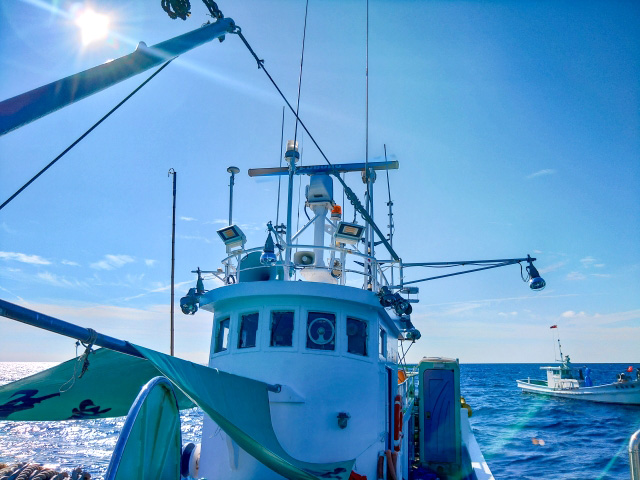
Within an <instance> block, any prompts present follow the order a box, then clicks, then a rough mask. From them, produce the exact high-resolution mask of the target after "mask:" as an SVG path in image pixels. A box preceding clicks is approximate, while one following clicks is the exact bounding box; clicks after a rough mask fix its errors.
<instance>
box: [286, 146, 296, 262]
mask: <svg viewBox="0 0 640 480" xmlns="http://www.w3.org/2000/svg"><path fill="white" fill-rule="evenodd" d="M295 168H296V162H295V159H293V158H291V160H290V161H289V186H288V190H287V250H286V256H285V264H286V267H287V273H289V270H290V267H291V229H292V227H293V224H292V223H291V213H292V212H291V210H292V203H293V174H294V173H295Z"/></svg>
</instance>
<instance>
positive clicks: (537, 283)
mask: <svg viewBox="0 0 640 480" xmlns="http://www.w3.org/2000/svg"><path fill="white" fill-rule="evenodd" d="M528 262H529V265H527V273H528V274H529V288H530V289H531V290H542V289H544V287H545V286H546V285H547V282H545V281H544V280H543V279H542V277H541V276H540V273H538V269H537V268H536V267H534V266H533V262H532V260H528Z"/></svg>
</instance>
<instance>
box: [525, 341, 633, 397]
mask: <svg viewBox="0 0 640 480" xmlns="http://www.w3.org/2000/svg"><path fill="white" fill-rule="evenodd" d="M558 345H560V341H559V340H558ZM560 358H561V359H562V360H561V363H560V364H559V365H554V366H545V367H540V370H544V371H545V372H547V379H546V380H535V379H534V380H532V379H531V378H527V379H525V380H516V383H517V385H518V387H520V388H521V389H522V391H523V392H527V393H537V394H540V395H551V396H554V397H563V398H572V399H574V400H585V401H588V402H598V403H619V404H624V405H640V368H639V369H636V375H635V378H633V377H632V376H631V375H630V374H632V373H633V368H631V367H629V369H628V370H627V372H622V373H619V374H618V376H617V379H616V381H615V382H613V383H607V384H604V385H593V381H592V380H591V370H590V369H589V368H587V367H583V368H578V367H575V366H573V365H572V364H571V359H570V358H569V355H564V356H563V355H562V348H560Z"/></svg>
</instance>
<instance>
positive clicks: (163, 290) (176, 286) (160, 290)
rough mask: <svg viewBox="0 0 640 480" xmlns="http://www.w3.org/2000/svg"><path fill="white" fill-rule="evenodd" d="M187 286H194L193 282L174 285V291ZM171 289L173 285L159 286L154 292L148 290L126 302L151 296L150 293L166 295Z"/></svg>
mask: <svg viewBox="0 0 640 480" xmlns="http://www.w3.org/2000/svg"><path fill="white" fill-rule="evenodd" d="M185 285H193V280H189V281H187V282H180V283H176V284H175V285H174V289H178V288H181V287H184V286H185ZM170 289H171V285H162V286H158V287H157V288H154V289H152V290H147V291H146V292H144V293H140V294H138V295H134V296H133V297H127V298H125V299H124V301H126V302H128V301H129V300H133V299H135V298H140V297H144V296H145V295H149V294H150V293H164V292H167V291H169V290H170Z"/></svg>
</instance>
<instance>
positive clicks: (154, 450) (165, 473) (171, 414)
mask: <svg viewBox="0 0 640 480" xmlns="http://www.w3.org/2000/svg"><path fill="white" fill-rule="evenodd" d="M162 380H164V381H167V380H165V379H162ZM139 401H140V402H141V403H140V404H139V405H134V407H132V409H131V412H130V413H129V417H127V421H126V422H125V426H124V428H123V430H122V433H121V434H120V438H118V444H117V445H116V452H117V453H114V456H113V457H112V459H111V464H110V465H109V470H108V471H107V475H106V478H108V479H113V480H129V479H131V478H137V479H153V480H177V479H179V478H180V454H181V453H182V436H181V434H180V412H179V411H178V408H177V406H176V401H175V397H174V395H173V392H172V391H171V387H170V386H169V385H167V384H162V383H159V384H156V385H155V386H154V387H152V388H151V390H149V391H148V393H147V395H146V397H143V398H139Z"/></svg>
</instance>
